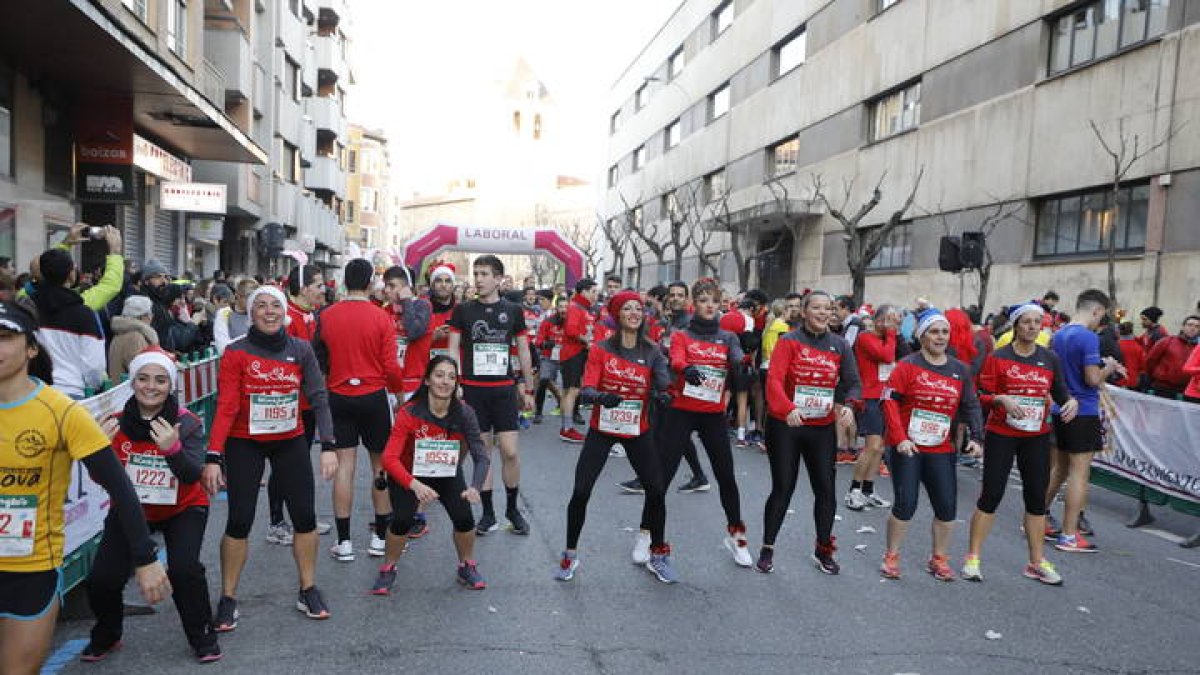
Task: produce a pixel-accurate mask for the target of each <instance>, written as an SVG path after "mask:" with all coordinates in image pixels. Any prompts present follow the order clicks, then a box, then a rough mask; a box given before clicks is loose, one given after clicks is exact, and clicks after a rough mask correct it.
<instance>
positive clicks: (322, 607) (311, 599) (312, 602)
mask: <svg viewBox="0 0 1200 675" xmlns="http://www.w3.org/2000/svg"><path fill="white" fill-rule="evenodd" d="M296 609H298V610H300V611H301V612H304V616H307V617H308V618H310V619H328V618H329V605H326V604H325V598H323V597H321V591H319V590H317V587H316V586H309V587H308V588H305V589H302V590H301V591H300V596H299V597H297V598H296Z"/></svg>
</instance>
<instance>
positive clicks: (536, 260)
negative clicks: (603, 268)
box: [531, 204, 600, 281]
mask: <svg viewBox="0 0 1200 675" xmlns="http://www.w3.org/2000/svg"><path fill="white" fill-rule="evenodd" d="M534 223H535V225H536V226H537V227H539V228H542V229H550V230H556V231H558V232H559V233H560V234H562V235H563V236H564V237H566V239H567V241H569V242H571V243H572V244H574V245H575V248H577V249H579V252H580V253H582V254H583V266H584V274H585V275H593V274H595V271H596V267H597V262H598V260H597V258H598V256H599V253H600V250H599V249H600V246H599V241H598V240H597V237H596V234H597V232H596V227H597V223H595V222H586V221H585V219H583V218H580V217H579V216H578V214H577V213H575V212H567V213H557V214H556V213H554V212H552V211H551V210H550V209H549V208H548V207H546V205H544V204H537V205H535V206H534ZM531 265H532V267H533V271H534V274H535V275H537V277H538V280H539V281H543V276H544V275H545V274H546V273H549V274H550V276H551V278H557V276H558V270H559V267H560V265H559V264H558V263H557V262H551V260H550V259H549V257H548V256H545V255H544V254H543V255H535V256H534V257H533V261H532V263H531Z"/></svg>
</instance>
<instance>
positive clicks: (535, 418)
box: [533, 413, 544, 424]
mask: <svg viewBox="0 0 1200 675" xmlns="http://www.w3.org/2000/svg"><path fill="white" fill-rule="evenodd" d="M543 421H544V418H543V417H542V413H538V414H536V415H534V416H533V423H534V424H541V423H542V422H543Z"/></svg>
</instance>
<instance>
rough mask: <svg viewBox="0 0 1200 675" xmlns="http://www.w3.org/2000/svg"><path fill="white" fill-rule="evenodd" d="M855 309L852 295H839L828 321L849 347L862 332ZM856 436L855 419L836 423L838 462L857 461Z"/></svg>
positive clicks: (855, 304) (860, 320)
mask: <svg viewBox="0 0 1200 675" xmlns="http://www.w3.org/2000/svg"><path fill="white" fill-rule="evenodd" d="M857 309H858V304H857V303H855V301H854V297H853V296H849V295H839V296H838V297H837V299H836V301H835V304H834V307H833V317H832V319H831V321H830V330H832V331H833V332H834V333H835V334H837V335H840V336H842V338H843V339H844V340H846V344H847V345H849V346H850V348H851V349H854V345H855V343H856V342H857V341H858V336H859V335H861V334H862V332H863V320H862V317H860V316H859V315H858V311H857ZM858 436H859V433H858V429H857V428H856V420H853V419H852V420H851V422H850V424H849V425H846V426H842V425H838V427H837V437H838V440H837V447H838V451H837V463H838V464H855V463H856V462H857V461H858V457H857V453H856V452H855V441H856V440H857V438H858Z"/></svg>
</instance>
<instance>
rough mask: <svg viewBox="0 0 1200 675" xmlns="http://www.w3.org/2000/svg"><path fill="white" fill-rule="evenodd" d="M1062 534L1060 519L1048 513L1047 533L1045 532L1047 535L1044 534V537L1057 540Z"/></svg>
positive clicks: (1051, 540)
mask: <svg viewBox="0 0 1200 675" xmlns="http://www.w3.org/2000/svg"><path fill="white" fill-rule="evenodd" d="M1060 534H1062V527H1061V526H1059V524H1058V520H1057V519H1056V518H1055V517H1054V516H1052V515H1050V514H1049V513H1047V514H1046V533H1045V535H1043V538H1044V539H1045V540H1046V541H1050V542H1055V541H1058V535H1060Z"/></svg>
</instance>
